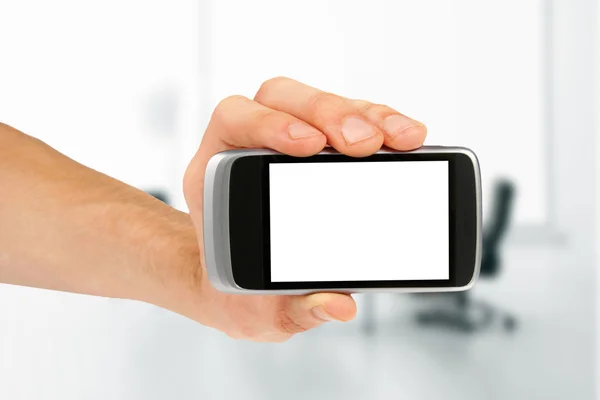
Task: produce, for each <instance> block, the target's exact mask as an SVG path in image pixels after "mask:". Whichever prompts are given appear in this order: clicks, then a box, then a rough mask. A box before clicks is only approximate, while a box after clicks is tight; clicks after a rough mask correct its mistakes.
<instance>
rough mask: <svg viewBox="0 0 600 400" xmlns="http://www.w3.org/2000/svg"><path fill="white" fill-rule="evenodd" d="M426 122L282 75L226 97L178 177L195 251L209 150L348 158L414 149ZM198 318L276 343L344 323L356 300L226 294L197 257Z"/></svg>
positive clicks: (352, 313) (330, 295) (238, 334)
mask: <svg viewBox="0 0 600 400" xmlns="http://www.w3.org/2000/svg"><path fill="white" fill-rule="evenodd" d="M425 136H426V129H425V126H424V125H423V124H421V123H419V122H417V121H415V120H413V119H410V118H408V117H406V116H404V115H402V114H400V113H398V112H397V111H395V110H393V109H391V108H389V107H387V106H384V105H378V104H372V103H369V102H367V101H362V100H351V99H347V98H343V97H339V96H336V95H334V94H331V93H326V92H323V91H320V90H318V89H315V88H312V87H310V86H307V85H304V84H302V83H300V82H296V81H294V80H292V79H288V78H274V79H271V80H268V81H266V82H265V83H263V85H262V86H261V88H260V90H259V91H258V93H257V94H256V96H255V98H254V100H250V99H247V98H245V97H242V96H232V97H228V98H226V99H225V100H223V101H222V102H221V103H220V104H219V105H218V106H217V108H216V109H215V111H214V113H213V115H212V118H211V120H210V123H209V125H208V128H207V130H206V133H205V134H204V138H203V140H202V144H201V146H200V149H199V150H198V152H197V153H196V155H195V156H194V158H193V159H192V161H191V163H190V165H189V167H188V169H187V171H186V175H185V179H184V193H185V198H186V201H187V204H188V207H189V209H190V215H191V217H192V220H193V223H194V226H195V228H196V233H197V236H198V243H199V246H200V254H201V255H202V254H203V239H202V196H203V181H204V171H205V168H206V164H207V162H208V160H209V159H210V158H211V156H213V155H214V154H215V153H218V152H220V151H224V150H229V149H233V148H238V147H246V148H269V149H273V150H276V151H279V152H281V153H285V154H289V155H292V156H297V157H305V156H310V155H313V154H316V153H318V152H319V151H321V150H322V149H323V148H324V147H325V146H326V145H330V146H331V147H333V148H335V149H336V150H337V151H339V152H341V153H344V154H347V155H349V156H354V157H364V156H368V155H370V154H373V153H375V152H376V151H377V150H379V149H380V148H381V147H382V145H385V146H388V147H391V148H393V149H397V150H411V149H415V148H418V147H420V146H421V145H422V144H423V141H424V140H425ZM199 284H200V285H201V289H200V293H201V297H202V300H201V301H200V304H201V307H202V315H201V316H199V317H196V319H198V320H200V322H202V323H204V324H206V325H208V326H212V327H214V328H216V329H219V330H221V331H223V332H225V333H226V334H227V335H229V336H231V337H233V338H238V339H249V340H253V341H274V342H280V341H285V340H287V339H289V338H290V337H291V336H292V335H293V334H295V333H299V332H303V331H306V330H308V329H312V328H315V327H317V326H319V325H321V324H322V323H323V322H325V321H330V320H337V321H349V320H351V319H353V318H354V316H355V314H356V304H355V303H354V300H353V299H352V297H351V296H349V295H344V294H334V293H318V294H311V295H307V296H248V295H231V294H225V293H221V292H218V291H217V290H215V289H214V288H213V287H212V286H211V285H210V283H209V282H208V279H207V277H206V274H205V265H204V260H202V267H201V278H200V282H199Z"/></svg>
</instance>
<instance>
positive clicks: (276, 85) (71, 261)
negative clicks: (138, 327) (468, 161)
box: [0, 78, 426, 342]
mask: <svg viewBox="0 0 600 400" xmlns="http://www.w3.org/2000/svg"><path fill="white" fill-rule="evenodd" d="M425 135H426V129H425V127H424V125H423V124H421V123H419V122H417V121H415V120H412V119H411V118H409V117H407V116H404V115H402V114H400V113H398V112H397V111H395V110H393V109H391V108H389V107H387V106H384V105H378V104H372V103H369V102H367V101H363V100H351V99H346V98H343V97H339V96H336V95H333V94H331V93H324V92H322V91H320V90H318V89H316V88H312V87H310V86H307V85H304V84H302V83H300V82H297V81H294V80H291V79H288V78H276V79H271V80H269V81H266V82H265V83H264V84H263V85H262V86H261V88H260V90H259V91H258V93H257V94H256V96H255V98H254V99H253V100H250V99H247V98H245V97H242V96H232V97H229V98H227V99H225V100H223V101H222V102H221V103H220V104H219V106H218V107H217V108H216V109H215V111H214V113H213V116H212V118H211V121H210V123H209V126H208V127H207V130H206V132H205V134H204V137H203V140H202V144H201V146H200V148H199V149H198V152H197V153H196V155H195V156H194V158H193V159H192V161H191V163H190V165H189V167H188V169H187V171H186V176H185V178H184V194H185V197H186V201H187V203H188V206H189V209H190V215H189V216H188V215H187V214H185V213H181V212H179V211H177V210H174V209H173V208H171V207H169V206H167V205H165V204H163V203H161V202H160V201H158V200H156V199H154V198H153V197H151V196H149V195H147V194H145V193H144V192H141V191H139V190H137V189H135V188H132V187H130V186H128V185H126V184H124V183H122V182H119V181H117V180H115V179H112V178H110V177H108V176H106V175H103V174H101V173H99V172H97V171H94V170H91V169H89V168H87V167H84V166H83V165H81V164H78V163H76V162H75V161H73V160H71V159H69V158H68V157H65V156H64V155H62V154H60V153H58V152H57V151H55V150H53V149H52V148H50V147H49V146H47V145H46V144H44V143H42V142H40V141H39V140H36V139H34V138H32V137H29V136H27V135H25V134H23V133H21V132H19V131H17V130H15V129H13V128H11V127H9V126H6V125H1V124H0V282H1V283H11V284H17V285H26V286H34V287H40V288H48V289H56V290H64V291H70V292H77V293H87V294H92V295H100V296H110V297H120V298H126V299H135V300H141V301H145V302H148V303H152V304H155V305H158V306H160V307H164V308H167V309H170V310H172V311H175V312H177V313H180V314H182V315H185V316H188V317H190V318H193V319H194V320H196V321H198V322H200V323H202V324H204V325H207V326H210V327H213V328H216V329H218V330H220V331H223V332H225V333H226V334H227V335H229V336H231V337H234V338H239V339H249V340H254V341H277V342H280V341H285V340H287V339H289V338H290V337H292V335H294V334H296V333H299V332H303V331H305V330H308V329H312V328H315V327H317V326H319V325H321V324H322V323H324V322H326V321H331V320H338V321H348V320H351V319H352V318H354V315H355V313H356V305H355V303H354V300H353V299H352V297H350V296H349V295H346V294H339V293H316V294H311V295H308V296H248V295H241V296H240V295H230V294H224V293H221V292H217V291H216V290H215V289H214V288H213V287H212V286H211V285H210V282H209V281H208V280H207V279H206V277H205V273H204V271H205V267H204V265H203V264H202V260H203V257H202V244H203V238H202V200H203V195H202V191H203V189H202V187H203V181H204V171H205V168H206V164H207V162H208V160H209V159H210V157H211V156H212V155H214V154H215V153H217V152H219V151H223V150H226V149H231V148H235V147H258V148H271V149H274V150H277V151H279V152H282V153H286V154H290V155H294V156H300V157H302V156H309V155H311V154H316V153H318V152H319V151H321V150H322V149H323V148H324V146H325V145H330V146H332V147H333V148H335V149H336V150H338V151H340V152H341V153H344V154H347V155H350V156H355V157H363V156H367V155H369V154H373V153H374V152H376V151H377V150H378V149H379V148H380V147H381V146H382V145H385V146H388V147H391V148H394V149H398V150H410V149H414V148H417V147H419V146H420V145H421V144H422V143H423V141H424V139H425ZM367 206H368V207H372V209H373V210H374V212H376V211H375V210H378V209H379V205H377V204H371V205H367ZM400 212H402V211H400ZM348 217H349V218H351V217H352V216H348Z"/></svg>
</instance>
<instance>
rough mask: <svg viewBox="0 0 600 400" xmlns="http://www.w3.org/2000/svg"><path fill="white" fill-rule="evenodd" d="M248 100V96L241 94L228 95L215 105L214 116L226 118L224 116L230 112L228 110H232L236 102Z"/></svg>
mask: <svg viewBox="0 0 600 400" xmlns="http://www.w3.org/2000/svg"><path fill="white" fill-rule="evenodd" d="M247 101H249V100H248V98H247V97H245V96H242V95H240V94H234V95H231V96H227V97H225V98H224V99H223V100H221V101H220V102H219V104H217V106H216V107H215V110H214V111H213V118H216V119H224V117H225V116H226V115H227V114H228V110H230V109H231V108H232V107H233V106H234V105H235V104H237V103H240V102H247Z"/></svg>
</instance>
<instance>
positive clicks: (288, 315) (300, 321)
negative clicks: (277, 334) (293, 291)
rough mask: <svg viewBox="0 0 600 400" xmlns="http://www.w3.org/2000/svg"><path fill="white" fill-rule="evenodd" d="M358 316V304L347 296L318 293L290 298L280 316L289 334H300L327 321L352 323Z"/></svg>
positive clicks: (283, 326)
mask: <svg viewBox="0 0 600 400" xmlns="http://www.w3.org/2000/svg"><path fill="white" fill-rule="evenodd" d="M355 316H356V303H355V302H354V299H353V298H352V297H351V296H349V295H346V294H339V293H316V294H311V295H308V296H290V297H288V298H287V301H286V303H285V306H284V308H283V309H282V312H281V313H280V315H279V316H278V318H279V325H280V326H281V328H282V330H283V331H285V332H288V333H292V334H294V333H300V332H304V331H306V330H308V329H312V328H316V327H317V326H319V325H321V324H322V323H324V322H327V321H344V322H346V321H350V320H352V319H354V317H355Z"/></svg>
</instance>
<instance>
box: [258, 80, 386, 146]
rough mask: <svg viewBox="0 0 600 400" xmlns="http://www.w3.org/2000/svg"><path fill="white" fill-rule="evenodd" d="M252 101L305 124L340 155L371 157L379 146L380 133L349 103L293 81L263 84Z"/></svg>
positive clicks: (379, 130) (381, 136) (381, 139)
mask: <svg viewBox="0 0 600 400" xmlns="http://www.w3.org/2000/svg"><path fill="white" fill-rule="evenodd" d="M254 99H255V100H256V101H257V102H259V103H261V104H262V105H264V106H266V107H269V108H271V109H275V110H279V111H283V112H285V113H288V114H291V115H293V116H295V117H297V118H299V119H301V120H303V121H306V122H308V123H309V124H311V125H312V126H314V127H315V128H317V129H319V130H320V131H321V132H323V133H324V134H325V135H326V136H327V142H328V143H329V144H330V145H331V146H332V147H334V148H335V149H336V150H337V151H339V152H341V153H344V154H347V155H350V156H354V157H363V156H367V155H370V154H373V153H375V152H376V151H377V150H379V148H380V147H381V145H382V144H383V141H384V136H383V132H382V131H381V129H380V128H379V127H378V126H377V125H375V124H373V123H371V122H370V121H369V120H368V119H367V118H365V116H364V115H362V113H361V112H360V110H358V109H357V107H356V106H355V105H354V104H353V103H352V101H350V100H348V99H345V98H343V97H340V96H336V95H334V94H331V93H327V92H323V91H321V90H318V89H315V88H313V87H311V86H308V85H305V84H303V83H300V82H297V81H295V80H293V79H289V78H274V79H270V80H268V81H266V82H265V83H263V85H262V86H261V88H260V89H259V91H258V93H257V94H256V96H255V98H254Z"/></svg>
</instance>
